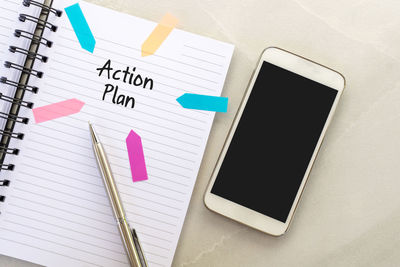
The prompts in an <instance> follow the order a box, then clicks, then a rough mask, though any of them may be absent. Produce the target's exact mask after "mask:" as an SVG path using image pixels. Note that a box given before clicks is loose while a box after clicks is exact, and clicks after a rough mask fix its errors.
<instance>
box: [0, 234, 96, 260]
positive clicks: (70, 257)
mask: <svg viewBox="0 0 400 267" xmlns="http://www.w3.org/2000/svg"><path fill="white" fill-rule="evenodd" d="M3 229H5V228H3ZM5 230H8V229H5ZM0 239H3V240H6V241H8V242H12V243H16V244H19V245H23V246H26V247H28V248H35V249H37V250H42V251H45V252H48V253H54V254H56V255H59V256H62V257H66V258H69V259H72V260H76V261H81V262H84V263H86V264H90V265H93V266H99V267H102V265H98V264H95V263H92V262H88V261H86V260H83V259H79V258H76V257H72V256H70V255H66V254H63V253H59V252H57V251H55V250H49V249H44V248H42V247H38V246H35V245H31V244H30V243H29V244H27V243H23V242H19V241H16V240H11V239H8V238H5V237H2V236H0Z"/></svg>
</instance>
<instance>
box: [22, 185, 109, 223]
mask: <svg viewBox="0 0 400 267" xmlns="http://www.w3.org/2000/svg"><path fill="white" fill-rule="evenodd" d="M17 181H18V180H17ZM19 182H21V180H19ZM25 183H27V182H25ZM36 187H40V186H36ZM15 189H16V190H20V191H24V192H26V193H30V194H33V195H35V196H36V198H37V197H38V196H40V197H43V198H45V199H49V200H54V201H56V202H61V203H62V204H67V205H69V206H71V207H73V209H76V208H81V209H83V210H87V211H90V212H94V213H98V214H101V215H102V216H105V217H108V218H110V219H109V222H110V224H111V222H112V221H113V219H114V217H113V215H112V213H111V212H107V211H103V210H109V211H111V207H109V209H94V208H90V207H87V206H84V205H80V204H76V203H71V202H69V201H66V199H58V198H54V197H50V196H48V195H44V194H41V193H38V192H37V191H36V192H33V191H29V190H25V189H21V188H20V187H15ZM47 190H48V189H47ZM58 193H60V192H58ZM63 194H64V195H65V193H63ZM75 198H79V197H76V196H75ZM81 200H84V199H81Z"/></svg>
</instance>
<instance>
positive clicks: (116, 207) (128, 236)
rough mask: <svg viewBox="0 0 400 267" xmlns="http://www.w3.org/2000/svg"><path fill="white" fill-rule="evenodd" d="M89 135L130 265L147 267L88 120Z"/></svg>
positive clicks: (104, 156)
mask: <svg viewBox="0 0 400 267" xmlns="http://www.w3.org/2000/svg"><path fill="white" fill-rule="evenodd" d="M89 129H90V135H91V137H92V143H93V150H94V154H95V157H96V160H97V164H98V165H99V169H100V172H101V176H102V177H103V182H104V186H105V187H106V190H107V194H108V197H109V199H110V203H111V206H112V209H113V212H114V215H115V218H116V220H117V223H118V229H119V233H120V234H121V239H122V242H123V243H124V247H125V251H126V253H127V255H128V258H129V263H130V265H131V266H132V267H147V262H146V258H145V256H144V254H143V251H142V247H141V246H140V243H139V239H138V237H137V235H136V231H135V229H133V228H132V229H131V228H130V227H129V224H128V222H127V221H126V218H125V211H124V208H123V206H122V202H121V200H120V197H119V194H118V190H117V187H116V185H115V181H114V177H113V174H112V172H111V167H110V164H109V163H108V160H107V156H106V153H105V151H104V148H103V146H102V145H101V143H100V141H99V138H98V136H97V134H96V132H95V131H94V129H93V126H92V124H91V123H90V122H89Z"/></svg>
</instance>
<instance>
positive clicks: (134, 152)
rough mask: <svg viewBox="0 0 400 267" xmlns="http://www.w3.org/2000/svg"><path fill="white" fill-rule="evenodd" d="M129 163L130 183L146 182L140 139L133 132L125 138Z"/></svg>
mask: <svg viewBox="0 0 400 267" xmlns="http://www.w3.org/2000/svg"><path fill="white" fill-rule="evenodd" d="M126 147H127V148H128V156H129V163H130V165H131V173H132V181H133V182H139V181H144V180H147V179H148V177H147V170H146V163H145V162H144V154H143V146H142V139H141V138H140V136H139V135H138V134H137V133H135V132H134V131H133V130H131V131H130V133H129V134H128V137H127V138H126Z"/></svg>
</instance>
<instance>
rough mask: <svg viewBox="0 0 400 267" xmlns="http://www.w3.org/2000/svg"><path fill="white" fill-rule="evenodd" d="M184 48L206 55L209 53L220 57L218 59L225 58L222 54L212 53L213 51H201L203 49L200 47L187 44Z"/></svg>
mask: <svg viewBox="0 0 400 267" xmlns="http://www.w3.org/2000/svg"><path fill="white" fill-rule="evenodd" d="M183 46H185V47H188V48H191V49H194V50H198V51H201V52H204V53H207V54H211V55H214V56H218V57H222V58H225V56H224V55H220V54H217V53H215V52H212V51H207V50H205V49H201V48H199V47H194V46H191V45H187V44H185V45H183Z"/></svg>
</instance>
